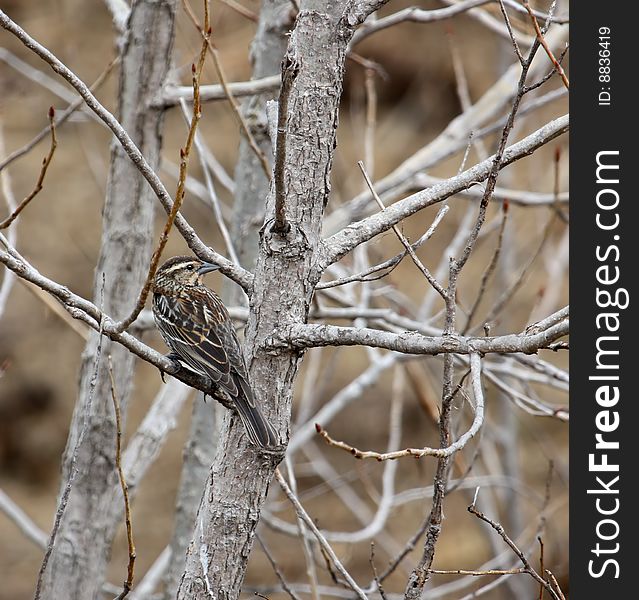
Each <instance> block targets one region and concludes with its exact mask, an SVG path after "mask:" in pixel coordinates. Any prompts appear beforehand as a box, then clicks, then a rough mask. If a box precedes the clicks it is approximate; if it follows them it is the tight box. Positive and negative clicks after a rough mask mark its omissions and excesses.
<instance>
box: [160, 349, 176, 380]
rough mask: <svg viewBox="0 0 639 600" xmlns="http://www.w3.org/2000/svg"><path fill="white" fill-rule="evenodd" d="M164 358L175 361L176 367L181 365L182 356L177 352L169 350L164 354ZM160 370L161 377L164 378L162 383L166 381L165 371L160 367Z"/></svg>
mask: <svg viewBox="0 0 639 600" xmlns="http://www.w3.org/2000/svg"><path fill="white" fill-rule="evenodd" d="M164 358H168V359H169V360H170V361H171V362H173V363H175V366H176V368H179V367H180V357H179V356H178V355H177V354H176V353H175V352H169V353H168V354H165V355H164ZM158 371H160V377H161V378H162V383H166V379H164V375H165V372H164V371H163V370H162V369H160V368H158Z"/></svg>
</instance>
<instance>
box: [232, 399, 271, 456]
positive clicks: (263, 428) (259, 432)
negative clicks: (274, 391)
mask: <svg viewBox="0 0 639 600" xmlns="http://www.w3.org/2000/svg"><path fill="white" fill-rule="evenodd" d="M241 391H243V392H244V393H241V392H240V393H239V394H238V396H237V397H236V398H235V407H236V408H237V413H238V414H239V415H240V418H241V419H242V423H243V424H244V429H246V434H247V435H248V437H249V439H250V440H251V442H253V444H255V445H257V446H260V447H261V448H275V447H276V446H279V445H280V441H279V438H278V437H277V434H276V433H275V430H274V429H273V427H272V425H271V424H270V423H269V422H268V421H267V420H266V419H265V418H264V415H263V414H262V412H261V411H260V409H259V408H258V407H257V406H255V403H254V402H251V400H253V394H252V393H251V391H250V390H246V389H245V386H241Z"/></svg>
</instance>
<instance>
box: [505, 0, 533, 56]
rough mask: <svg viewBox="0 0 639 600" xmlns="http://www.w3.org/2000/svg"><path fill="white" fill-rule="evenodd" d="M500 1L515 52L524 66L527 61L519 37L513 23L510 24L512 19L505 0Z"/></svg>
mask: <svg viewBox="0 0 639 600" xmlns="http://www.w3.org/2000/svg"><path fill="white" fill-rule="evenodd" d="M498 1H499V8H500V9H501V14H502V15H503V16H504V21H505V22H506V28H507V29H508V34H509V35H510V40H511V41H512V43H513V48H514V49H515V54H516V55H517V58H518V59H519V63H520V64H521V65H522V66H523V65H524V64H525V62H526V59H524V57H523V55H522V53H521V50H520V49H519V44H518V43H517V38H516V36H515V32H514V31H513V28H512V25H511V24H510V19H509V18H508V13H507V12H506V7H505V6H504V0H498Z"/></svg>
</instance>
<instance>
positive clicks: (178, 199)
mask: <svg viewBox="0 0 639 600" xmlns="http://www.w3.org/2000/svg"><path fill="white" fill-rule="evenodd" d="M204 27H205V31H206V33H205V34H204V41H203V42H202V49H201V50H200V55H199V58H198V62H197V65H191V72H192V76H193V116H192V118H191V126H190V127H189V132H188V135H187V138H186V143H185V144H184V148H180V175H179V177H178V184H177V191H176V192H175V201H174V202H173V206H172V208H171V211H170V212H169V216H168V218H167V220H166V223H165V224H164V229H163V230H162V234H161V235H160V239H159V241H158V245H157V248H156V249H155V251H154V252H153V256H152V257H151V264H150V266H149V272H148V274H147V277H146V281H145V282H144V286H143V287H142V290H141V291H140V295H139V296H138V300H137V302H136V305H135V308H134V309H133V312H131V314H130V315H129V316H128V317H127V318H126V319H124V320H123V321H122V322H120V323H118V325H117V328H118V329H119V331H125V330H126V329H127V328H128V327H129V325H131V323H133V321H135V320H136V319H137V318H138V315H139V314H140V312H142V309H143V308H144V304H145V303H146V299H147V296H148V295H149V291H150V289H151V285H152V283H153V278H154V277H155V273H156V271H157V268H158V264H159V262H160V258H161V256H162V251H163V250H164V247H165V246H166V243H167V242H168V240H169V233H170V232H171V228H172V227H173V223H174V222H175V218H176V217H177V214H178V212H179V210H180V207H181V206H182V202H183V200H184V194H185V182H186V173H187V167H188V164H189V157H190V155H191V148H192V147H193V143H194V140H195V133H196V130H197V126H198V123H199V122H200V118H201V116H202V105H201V103H200V78H201V77H202V70H203V68H204V61H205V59H206V49H207V45H208V40H209V36H210V34H211V31H210V26H209V11H208V0H204Z"/></svg>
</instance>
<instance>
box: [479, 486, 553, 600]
mask: <svg viewBox="0 0 639 600" xmlns="http://www.w3.org/2000/svg"><path fill="white" fill-rule="evenodd" d="M478 489H479V488H478ZM476 497H477V494H475V498H474V499H473V503H472V504H471V505H470V506H469V507H468V512H469V513H471V514H473V515H475V516H476V517H477V518H479V519H481V520H482V521H484V522H485V523H488V524H489V525H490V526H491V527H492V528H493V529H494V530H495V531H496V532H497V533H498V534H499V536H500V537H501V538H502V539H503V540H504V542H506V544H507V545H508V546H509V547H510V549H511V550H512V551H513V552H514V553H515V554H516V555H517V557H518V558H519V560H520V561H521V563H522V564H523V565H524V569H525V570H526V573H528V575H530V576H531V577H532V578H533V579H534V580H535V581H537V582H538V583H539V584H541V585H543V586H544V588H545V589H546V590H547V591H548V593H549V594H550V595H551V596H552V597H553V598H554V600H560V598H559V596H558V595H557V593H556V592H555V590H554V589H553V587H552V586H551V585H550V583H548V582H547V581H546V580H545V579H544V578H543V577H541V576H540V575H539V573H537V571H535V569H533V567H532V565H531V564H530V562H529V561H528V559H527V558H526V556H525V555H524V553H523V552H522V551H521V550H520V549H519V548H518V547H517V545H516V544H515V542H513V540H512V539H510V537H508V534H507V533H506V531H505V529H504V528H503V526H502V525H501V524H500V523H497V522H496V521H493V520H491V519H489V518H488V517H487V516H486V515H485V514H484V513H482V512H481V511H479V510H477V508H476V506H475V502H476Z"/></svg>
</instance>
